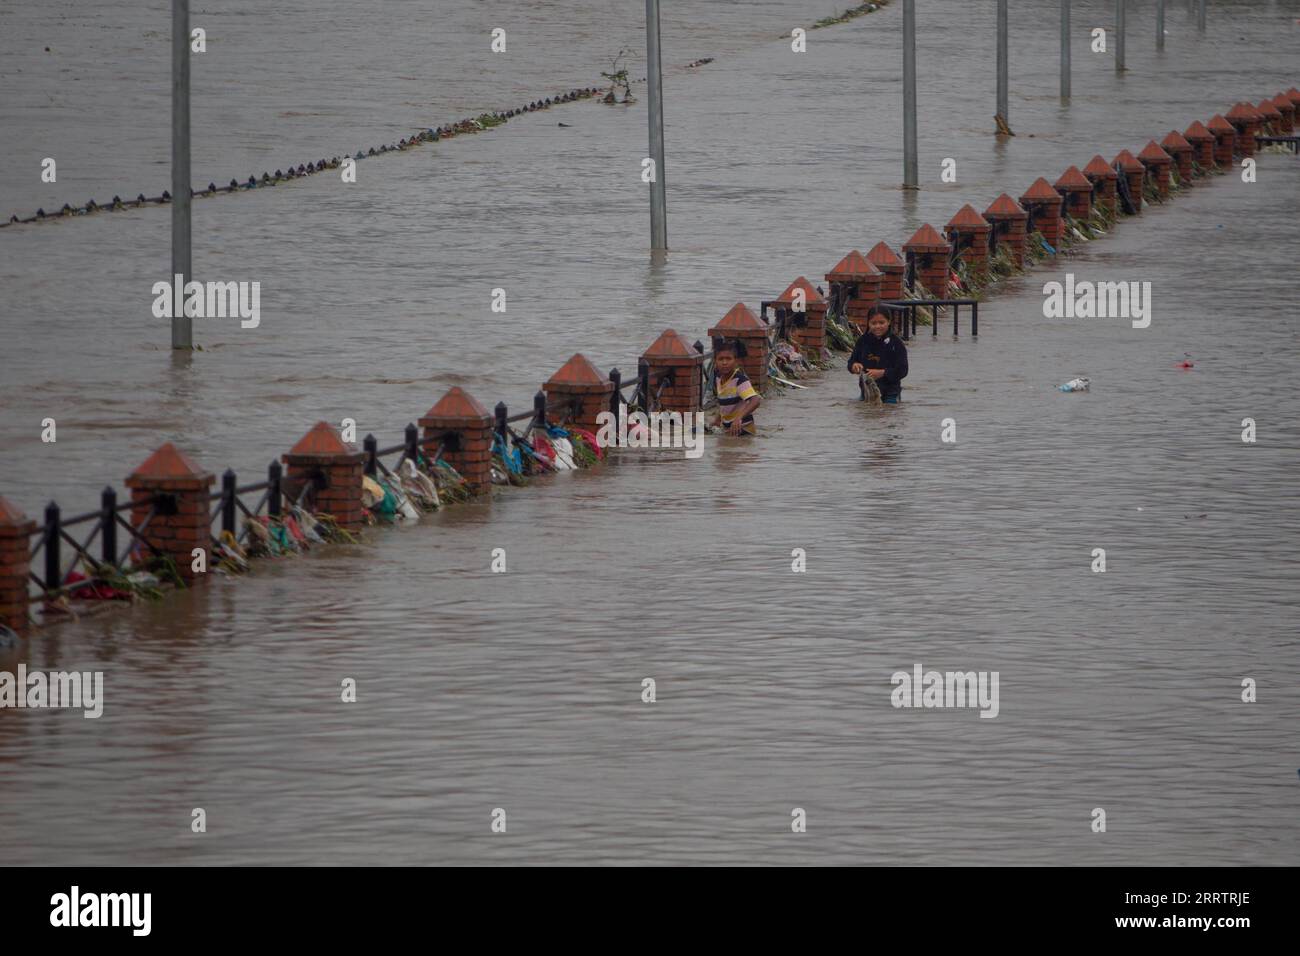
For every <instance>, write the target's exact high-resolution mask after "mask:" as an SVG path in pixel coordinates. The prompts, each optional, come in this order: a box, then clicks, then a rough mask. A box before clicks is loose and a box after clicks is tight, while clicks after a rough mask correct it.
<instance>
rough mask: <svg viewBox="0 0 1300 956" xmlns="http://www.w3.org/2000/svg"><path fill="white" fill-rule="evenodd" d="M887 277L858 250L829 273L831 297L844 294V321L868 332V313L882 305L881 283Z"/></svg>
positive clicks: (838, 263)
mask: <svg viewBox="0 0 1300 956" xmlns="http://www.w3.org/2000/svg"><path fill="white" fill-rule="evenodd" d="M884 277H885V276H884V273H883V272H881V271H880V270H879V269H877V268H876V267H875V266H874V265H872V264H871V263H870V262H868V261H867V257H866V256H864V255H863V254H862V253H860V252H858V250H856V249H854V250H853V251H852V252H850V253H849V254H848V255H847V256H845V257H844V258H843V259H841V260H840V261H839V262H837V263H836V264H835V266H834V268H832V269H831V271H830V272H828V273H826V281H827V282H828V283H829V284H830V289H831V296H832V297H834V296H835V295H837V294H839V293H841V292H842V293H843V295H844V318H846V319H848V320H849V322H850V323H852V325H853V327H854V328H855V329H857V330H858V331H859V332H863V331H865V330H866V327H867V313H868V312H870V311H871V307H872V306H874V305H877V304H879V302H880V283H881V280H882V279H884Z"/></svg>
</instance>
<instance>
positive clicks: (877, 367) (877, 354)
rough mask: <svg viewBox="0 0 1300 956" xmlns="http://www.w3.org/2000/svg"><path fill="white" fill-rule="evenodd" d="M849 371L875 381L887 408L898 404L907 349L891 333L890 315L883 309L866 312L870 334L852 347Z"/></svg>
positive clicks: (867, 333)
mask: <svg viewBox="0 0 1300 956" xmlns="http://www.w3.org/2000/svg"><path fill="white" fill-rule="evenodd" d="M849 371H850V372H852V373H853V374H854V375H860V374H865V375H868V376H870V377H871V378H873V379H875V382H876V385H877V386H878V387H879V388H880V400H881V401H882V402H884V403H885V404H887V405H897V404H898V400H899V398H900V397H901V396H902V394H903V379H905V378H907V349H906V348H905V347H904V346H903V343H902V340H900V339H899V338H898V336H896V335H891V334H890V333H889V313H888V312H886V311H885V310H884V309H882V308H881V307H880V306H873V307H872V309H871V311H870V312H868V313H867V331H865V332H863V333H862V337H861V338H859V339H858V342H857V344H856V345H855V346H853V354H852V355H850V356H849Z"/></svg>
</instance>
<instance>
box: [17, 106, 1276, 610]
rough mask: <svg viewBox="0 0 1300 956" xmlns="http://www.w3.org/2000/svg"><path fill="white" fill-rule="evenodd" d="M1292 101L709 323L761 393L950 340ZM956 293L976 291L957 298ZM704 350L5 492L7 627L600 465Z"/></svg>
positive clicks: (701, 393)
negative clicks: (387, 425) (388, 420)
mask: <svg viewBox="0 0 1300 956" xmlns="http://www.w3.org/2000/svg"><path fill="white" fill-rule="evenodd" d="M1297 108H1300V91H1297V90H1296V89H1295V88H1292V89H1290V90H1288V91H1287V93H1285V94H1279V95H1278V96H1276V97H1273V98H1272V99H1269V100H1265V101H1263V102H1261V104H1260V105H1259V107H1255V106H1251V105H1250V104H1247V103H1238V104H1236V105H1235V106H1233V107H1232V109H1230V110H1229V111H1228V112H1227V114H1226V116H1220V115H1215V116H1214V117H1212V118H1211V119H1210V121H1209V122H1208V123H1205V124H1202V123H1200V122H1194V123H1192V125H1191V126H1189V127H1188V128H1187V129H1186V130H1185V131H1184V132H1183V133H1179V132H1177V131H1171V132H1170V133H1168V134H1167V135H1166V136H1165V137H1164V138H1163V139H1162V140H1161V141H1160V143H1159V144H1157V143H1156V142H1155V141H1154V140H1152V141H1151V142H1149V143H1148V144H1147V145H1146V146H1145V147H1144V148H1143V149H1142V150H1141V151H1139V153H1138V154H1137V155H1136V156H1134V155H1133V154H1132V153H1130V152H1129V151H1128V150H1122V151H1121V152H1120V153H1119V154H1118V155H1117V156H1116V157H1115V158H1114V159H1113V160H1111V161H1109V162H1108V161H1107V160H1105V159H1104V158H1102V157H1101V156H1094V157H1093V159H1092V160H1091V161H1090V162H1089V163H1088V164H1087V165H1086V166H1084V167H1083V169H1082V170H1080V169H1078V168H1076V167H1074V166H1071V167H1069V168H1068V169H1067V170H1066V171H1065V173H1064V174H1062V175H1061V176H1060V177H1059V178H1058V179H1057V180H1056V181H1055V183H1048V182H1047V180H1046V179H1041V178H1040V179H1038V180H1037V181H1035V182H1034V184H1033V185H1031V186H1030V187H1029V189H1028V190H1027V191H1026V192H1025V193H1024V194H1023V195H1022V196H1021V197H1020V199H1019V200H1016V199H1013V198H1012V197H1010V196H1009V195H1007V194H1005V193H1004V194H1002V195H1001V196H999V197H998V198H997V199H996V200H994V201H993V203H992V204H991V205H990V206H989V207H988V208H987V209H986V210H985V211H984V213H983V214H980V213H978V212H976V211H975V209H974V208H973V207H971V206H970V205H966V206H963V207H962V209H961V210H959V211H958V213H957V214H956V215H955V216H954V217H953V218H952V220H950V221H949V222H948V223H947V225H946V226H945V228H944V231H943V233H940V232H939V231H938V230H936V229H934V228H933V227H932V226H930V225H929V224H928V223H927V224H923V225H922V226H921V228H919V229H918V230H917V231H916V232H915V233H914V234H913V236H912V237H911V238H910V239H909V240H908V241H907V242H905V243H903V245H902V247H901V250H902V253H903V254H902V256H900V255H899V254H898V252H896V251H895V250H894V249H893V248H891V247H890V246H889V245H887V244H886V243H884V242H880V243H877V244H876V246H874V247H873V248H872V249H871V250H870V251H869V252H868V253H867V254H866V255H863V254H862V253H861V252H859V251H858V250H856V249H855V250H852V251H851V252H849V254H848V255H846V256H845V257H844V258H843V259H842V260H840V262H838V263H837V264H836V265H835V266H833V267H832V268H831V270H830V271H829V272H827V273H826V274H825V280H826V283H827V284H828V286H829V293H823V291H822V290H821V289H820V288H818V287H816V286H814V285H813V284H812V283H811V282H809V280H808V279H807V278H805V277H803V276H800V277H798V278H797V279H795V280H794V282H792V283H790V285H789V286H788V287H787V288H786V289H785V291H784V292H782V293H781V294H780V295H779V296H777V297H776V298H775V299H772V300H766V301H763V302H762V303H761V304H760V314H759V315H755V314H754V312H753V311H752V310H750V309H749V308H748V307H747V306H746V305H745V304H744V303H743V302H738V303H736V304H735V305H734V306H733V307H732V308H731V309H730V310H729V311H728V312H727V313H726V315H725V316H723V318H722V319H721V320H720V321H719V322H718V323H717V324H716V325H714V326H713V327H712V328H710V329H709V330H708V334H709V336H711V337H713V338H714V339H719V338H726V339H730V340H735V341H739V342H742V343H744V345H745V346H746V348H745V352H746V354H745V355H743V356H742V357H741V358H740V366H741V367H742V368H743V369H744V370H745V372H746V373H747V374H748V376H749V377H750V379H751V380H752V381H753V382H754V384H755V385H756V387H758V388H759V389H760V390H767V389H768V388H769V387H770V386H771V385H772V384H773V383H776V384H782V383H786V384H788V383H787V382H786V380H785V379H784V378H783V377H782V376H783V375H790V376H793V377H799V376H800V375H801V374H802V371H803V370H806V369H809V368H813V367H819V368H825V367H827V365H828V363H829V362H830V361H831V360H832V358H833V356H832V354H831V350H832V349H836V350H839V351H846V350H848V349H851V348H852V346H853V344H854V339H855V337H856V335H857V334H858V333H860V332H862V331H863V329H864V327H865V323H866V319H867V316H868V315H869V314H870V312H871V311H872V310H874V309H877V308H881V309H884V310H885V311H886V312H887V313H888V314H890V315H891V316H892V323H891V324H892V328H893V331H894V332H895V333H896V334H898V335H900V336H901V337H903V338H911V337H913V336H915V335H916V332H917V324H918V313H919V312H921V311H923V310H928V311H929V313H930V315H929V321H930V323H931V326H932V329H931V335H932V337H933V336H937V335H938V334H939V321H940V312H941V310H942V309H949V310H950V311H951V315H952V319H953V334H954V335H957V334H958V333H959V325H960V322H959V316H960V310H961V309H962V308H967V309H969V315H970V321H969V327H970V333H971V334H972V335H977V334H978V331H979V299H978V298H977V297H976V294H978V293H979V291H980V290H982V289H984V288H986V287H987V286H989V285H990V284H992V283H993V282H995V281H997V280H998V279H1000V278H1002V277H1005V276H1008V275H1011V274H1014V273H1016V272H1019V271H1021V270H1023V269H1024V268H1025V266H1026V264H1027V263H1031V262H1033V261H1036V260H1040V259H1043V258H1046V257H1048V256H1053V255H1055V254H1056V253H1057V252H1058V251H1059V250H1061V249H1062V248H1065V247H1068V246H1069V245H1070V244H1071V243H1072V242H1075V241H1081V240H1087V239H1089V238H1092V237H1094V236H1095V235H1097V234H1098V233H1099V231H1100V230H1099V227H1100V226H1101V225H1107V226H1108V225H1110V224H1112V223H1114V222H1115V221H1116V220H1117V219H1118V217H1119V216H1120V215H1129V216H1135V215H1140V214H1141V212H1142V206H1143V205H1144V203H1149V202H1163V201H1165V200H1166V199H1167V198H1169V197H1170V196H1171V195H1173V194H1174V193H1175V192H1176V191H1177V190H1179V189H1182V188H1186V187H1187V186H1190V185H1191V184H1192V182H1193V181H1194V180H1195V179H1198V178H1202V177H1205V176H1208V175H1210V174H1212V173H1220V172H1222V171H1223V170H1225V169H1227V168H1229V167H1231V166H1232V164H1233V160H1234V157H1235V156H1241V157H1244V158H1248V157H1251V156H1253V155H1254V154H1255V153H1256V150H1257V148H1258V147H1259V146H1261V145H1263V146H1270V145H1271V146H1286V147H1290V148H1291V149H1293V150H1295V149H1297V148H1300V136H1297V135H1296V133H1295V115H1296V110H1297ZM952 290H955V291H958V292H966V293H973V294H968V295H965V296H961V295H958V296H952V297H949V292H950V291H952ZM769 312H771V318H769ZM710 360H711V353H710V352H708V351H706V349H705V346H704V344H703V342H701V341H699V340H697V341H695V342H694V343H688V342H687V341H686V339H685V338H683V337H682V336H681V335H680V334H679V333H678V332H677V331H675V330H674V329H665V330H664V331H663V332H662V333H661V334H660V335H659V337H658V338H657V339H656V340H655V341H654V342H653V343H652V344H651V345H650V347H649V348H648V349H647V350H646V351H645V352H644V353H643V354H642V355H641V356H640V357H639V358H638V360H637V373H636V377H635V378H633V379H631V380H629V381H626V382H625V381H624V380H623V376H622V374H621V372H620V371H619V370H618V369H617V368H615V369H611V370H610V371H609V372H608V374H607V375H601V374H600V373H599V372H598V371H597V370H596V369H595V367H594V366H593V365H592V364H591V363H590V362H589V361H588V360H587V359H586V358H585V357H584V356H583V355H582V354H581V353H579V354H575V355H574V356H573V357H572V358H570V359H569V360H568V361H567V362H566V363H565V364H564V365H563V366H561V367H560V369H559V370H558V371H556V373H555V374H554V375H552V376H551V377H550V378H549V379H548V380H547V381H546V382H545V383H544V384H543V386H542V389H541V390H540V391H539V392H537V394H536V395H535V396H534V399H533V408H532V409H531V410H529V411H525V412H520V413H517V414H514V415H512V414H510V411H509V409H508V408H507V406H506V405H505V404H504V403H499V404H497V405H496V407H495V409H494V410H493V412H492V413H489V412H488V411H487V410H486V409H484V408H483V407H482V406H481V405H480V404H479V403H478V402H477V401H475V399H474V398H473V397H472V396H470V395H469V394H468V393H466V392H465V391H464V390H463V389H461V388H459V387H453V388H451V389H449V390H448V391H447V393H446V394H444V395H443V396H442V397H441V398H440V399H439V400H438V401H437V402H436V403H435V404H434V405H433V406H432V407H431V408H430V409H429V410H428V411H427V412H426V413H425V414H424V415H423V416H421V417H420V419H419V420H418V422H412V423H409V424H407V426H406V427H405V429H404V432H403V438H402V441H401V442H400V443H397V444H393V445H389V446H384V447H380V445H379V442H378V440H377V439H376V438H375V437H374V436H373V435H367V436H366V437H365V438H364V439H363V441H362V442H361V448H360V449H358V448H357V447H356V446H355V445H354V444H352V443H350V442H345V441H344V440H343V436H342V435H341V434H340V432H339V429H338V428H336V427H335V426H333V425H331V424H329V423H326V422H317V423H316V424H315V425H314V426H312V428H310V429H309V430H308V431H307V433H306V434H305V435H303V437H302V438H301V439H300V440H299V441H298V442H297V443H296V444H295V445H294V446H293V447H292V448H290V449H289V451H287V452H286V453H285V454H284V455H282V456H281V458H280V459H278V460H276V461H273V462H271V463H270V465H269V466H268V467H267V473H266V478H265V480H262V481H257V482H253V483H249V484H240V482H239V478H238V476H237V475H236V473H235V472H234V471H231V470H227V471H226V472H225V473H224V474H223V475H222V476H221V482H220V485H219V487H214V486H216V484H217V482H216V478H215V476H213V475H212V474H211V473H210V472H207V471H205V470H204V469H203V468H201V467H200V466H199V465H197V464H196V463H195V462H194V461H193V460H191V459H190V458H189V457H188V456H187V455H185V454H184V453H183V452H181V451H180V450H179V449H177V448H176V447H175V446H173V445H172V444H171V443H166V444H164V445H162V446H161V447H159V448H158V449H157V450H156V451H154V453H153V454H151V455H150V456H149V457H148V458H147V459H146V460H145V461H144V462H143V463H142V464H141V465H140V466H139V467H138V468H136V469H135V470H134V471H133V472H132V473H131V474H130V475H129V476H127V478H126V481H125V484H126V487H127V489H128V491H129V500H127V501H125V502H122V501H119V500H118V496H117V492H116V491H115V490H114V489H113V488H112V487H108V488H105V489H104V491H103V493H102V495H101V497H100V506H99V508H98V509H96V510H93V511H87V512H85V513H83V514H78V515H74V516H73V517H70V518H65V517H63V514H62V510H61V509H60V507H59V506H58V505H57V504H56V503H53V502H52V503H51V504H50V505H49V506H48V507H47V508H46V509H45V513H44V520H43V522H42V523H40V524H39V525H38V524H37V522H36V521H34V520H32V519H29V518H28V517H26V516H25V515H23V514H22V513H21V512H20V511H18V510H17V509H16V508H14V507H13V506H12V505H11V504H10V503H9V502H7V501H6V500H5V499H4V498H0V624H3V625H5V626H7V627H9V628H13V629H16V630H19V631H23V630H26V629H27V628H29V627H30V626H31V625H32V624H33V623H36V622H35V620H34V617H33V613H32V611H33V607H35V608H36V609H38V610H39V611H40V612H41V623H45V622H47V621H48V620H50V619H51V617H52V615H56V614H57V613H58V612H60V611H64V612H66V611H70V610H71V609H72V607H73V604H72V602H73V601H77V602H78V603H79V604H81V599H83V598H98V599H103V600H114V599H133V598H136V597H139V596H142V595H143V596H157V595H159V594H161V592H162V590H163V589H164V588H165V587H168V586H175V587H184V586H189V585H192V584H194V583H196V582H198V581H200V580H203V579H205V578H206V576H207V574H208V573H210V572H211V571H213V570H218V569H219V570H222V571H226V572H229V573H240V572H243V571H246V570H248V568H249V562H250V559H252V558H257V557H261V556H268V555H277V554H287V553H294V552H297V551H301V550H303V549H305V548H308V547H311V546H312V545H314V544H317V543H323V542H329V541H335V542H339V541H342V542H346V541H351V540H355V535H356V533H357V532H358V531H360V530H361V528H362V527H363V526H365V525H366V524H367V523H377V522H378V521H381V520H383V519H384V518H385V517H386V516H394V515H395V514H396V513H397V512H401V513H403V514H406V515H407V516H408V517H409V516H412V515H414V516H417V517H418V514H419V512H420V511H429V510H435V509H437V508H440V507H442V506H444V505H446V504H449V503H451V502H454V501H459V500H465V499H469V498H472V497H474V496H477V495H481V494H483V493H484V492H486V491H488V490H489V489H490V487H491V486H492V485H493V484H517V483H519V482H520V481H522V480H525V479H526V477H527V476H528V475H536V474H545V473H549V472H552V471H558V470H566V469H567V468H572V467H580V466H584V465H590V464H594V463H595V462H596V461H598V460H599V459H601V458H602V457H603V456H604V454H605V452H606V450H607V449H608V448H609V447H611V446H612V445H616V444H617V442H618V439H617V437H616V438H614V440H613V441H609V440H607V441H604V442H602V441H601V440H600V439H599V431H600V429H599V420H600V419H601V417H602V416H603V415H604V414H605V413H610V414H612V415H614V416H615V417H617V416H618V415H619V413H620V411H625V410H628V409H633V410H637V411H640V412H643V413H650V412H655V411H663V412H668V413H673V412H676V413H682V414H685V413H692V412H697V411H700V410H702V409H704V408H705V407H707V406H708V404H709V399H710V391H711V386H712V381H713V376H712V374H711V369H710ZM520 422H527V424H526V425H525V426H523V429H522V431H521V430H519V429H516V428H515V427H513V426H514V425H516V424H517V423H520ZM566 449H567V450H566ZM390 462H391V464H390ZM128 512H129V517H128V515H127V513H128ZM241 517H242V519H243V524H242V527H241V526H240V519H241ZM83 529H84V530H85V534H84V537H81V538H78V537H76V534H80V533H81V532H82V530H83ZM83 606H85V605H83Z"/></svg>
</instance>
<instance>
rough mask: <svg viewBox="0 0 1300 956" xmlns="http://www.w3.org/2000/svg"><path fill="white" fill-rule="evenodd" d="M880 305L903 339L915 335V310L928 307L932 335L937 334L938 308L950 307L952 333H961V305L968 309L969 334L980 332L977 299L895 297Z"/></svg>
mask: <svg viewBox="0 0 1300 956" xmlns="http://www.w3.org/2000/svg"><path fill="white" fill-rule="evenodd" d="M880 305H881V307H882V308H884V309H885V310H887V311H888V312H889V313H890V314H891V316H892V317H893V318H892V319H891V322H890V325H891V327H892V328H894V329H895V330H896V331H897V332H898V334H899V335H900V336H902V337H903V339H904V340H907V339H912V338H915V337H916V310H917V309H919V308H920V309H925V308H928V309H930V310H931V315H932V316H933V318H932V320H931V326H930V334H931V335H932V336H934V335H938V334H939V318H938V309H940V308H949V307H951V309H952V334H953V335H960V334H961V331H960V329H961V307H962V306H967V307H969V309H970V334H971V335H972V336H977V335H979V334H980V303H979V299H895V300H892V301H889V302H881V303H880Z"/></svg>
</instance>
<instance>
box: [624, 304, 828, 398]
mask: <svg viewBox="0 0 1300 956" xmlns="http://www.w3.org/2000/svg"><path fill="white" fill-rule="evenodd" d="M825 315H826V311H825V309H824V308H823V310H822V317H823V319H824V318H825ZM641 357H642V358H643V359H645V360H646V362H647V364H649V366H650V381H651V382H652V383H653V382H658V381H662V379H661V377H660V376H661V375H663V374H671V375H672V384H671V385H668V386H666V387H665V388H664V390H663V391H662V392H660V393H659V409H660V410H662V411H665V412H697V411H699V410H700V408H701V407H703V404H704V391H703V389H704V353H703V352H697V351H695V349H694V348H692V347H691V345H690V343H689V342H687V341H686V340H685V339H684V338H682V337H681V336H680V335H679V334H677V331H676V330H675V329H664V332H663V334H662V335H660V336H659V338H657V339H655V340H654V342H653V343H652V344H651V346H650V347H649V348H648V349H646V350H645V351H644V352H643V353H642V354H641ZM652 387H654V386H652Z"/></svg>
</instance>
